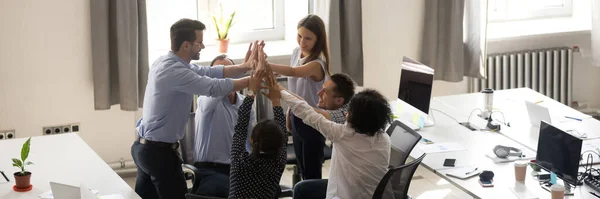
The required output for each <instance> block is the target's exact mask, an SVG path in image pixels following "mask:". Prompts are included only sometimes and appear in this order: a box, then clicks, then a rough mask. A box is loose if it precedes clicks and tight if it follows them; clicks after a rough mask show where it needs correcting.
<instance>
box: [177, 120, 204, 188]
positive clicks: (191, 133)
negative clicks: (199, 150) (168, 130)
mask: <svg viewBox="0 0 600 199" xmlns="http://www.w3.org/2000/svg"><path fill="white" fill-rule="evenodd" d="M195 117H196V113H190V115H189V116H188V122H187V124H186V125H185V135H184V136H183V139H181V140H180V141H179V150H180V152H181V158H182V159H183V165H181V166H182V167H183V173H184V174H185V179H186V180H192V187H191V188H188V193H194V191H195V190H196V189H197V188H198V184H197V183H196V182H199V181H200V176H199V175H197V174H198V168H196V167H194V150H195V149H194V142H195V140H196V139H195V137H196V132H195V130H194V129H196V120H195Z"/></svg>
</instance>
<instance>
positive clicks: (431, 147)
mask: <svg viewBox="0 0 600 199" xmlns="http://www.w3.org/2000/svg"><path fill="white" fill-rule="evenodd" d="M418 146H419V148H420V149H421V150H423V152H424V153H427V154H431V153H443V152H451V151H464V150H467V149H466V148H465V147H464V146H462V145H460V144H459V143H456V142H446V143H434V144H428V145H424V144H419V145H418Z"/></svg>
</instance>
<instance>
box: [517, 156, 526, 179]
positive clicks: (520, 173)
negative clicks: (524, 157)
mask: <svg viewBox="0 0 600 199" xmlns="http://www.w3.org/2000/svg"><path fill="white" fill-rule="evenodd" d="M526 172H527V162H523V161H516V162H515V180H516V181H517V182H525V173H526Z"/></svg>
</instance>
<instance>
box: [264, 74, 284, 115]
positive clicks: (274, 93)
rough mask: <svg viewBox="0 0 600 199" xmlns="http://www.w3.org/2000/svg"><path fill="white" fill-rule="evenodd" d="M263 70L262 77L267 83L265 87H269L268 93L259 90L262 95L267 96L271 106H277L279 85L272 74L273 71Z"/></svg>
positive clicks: (279, 92)
mask: <svg viewBox="0 0 600 199" xmlns="http://www.w3.org/2000/svg"><path fill="white" fill-rule="evenodd" d="M263 71H264V72H262V74H263V75H264V79H265V83H266V84H267V87H268V88H269V93H265V92H261V93H262V94H263V95H264V96H266V97H267V98H269V100H271V102H272V103H273V106H278V105H280V100H281V88H280V87H279V84H278V83H277V79H276V78H275V75H273V73H271V72H269V71H267V70H263Z"/></svg>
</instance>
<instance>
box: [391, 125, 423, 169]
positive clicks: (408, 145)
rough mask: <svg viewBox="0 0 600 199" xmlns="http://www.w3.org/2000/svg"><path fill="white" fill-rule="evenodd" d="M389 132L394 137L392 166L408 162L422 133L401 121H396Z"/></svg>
mask: <svg viewBox="0 0 600 199" xmlns="http://www.w3.org/2000/svg"><path fill="white" fill-rule="evenodd" d="M386 132H387V134H388V135H390V137H393V139H392V140H393V144H392V145H393V146H394V147H392V150H391V152H390V166H391V167H392V168H393V167H398V166H400V165H403V164H405V163H406V159H407V158H408V156H409V155H410V152H411V151H412V150H413V148H415V146H416V145H417V143H419V140H421V135H420V134H419V133H417V132H416V131H415V130H413V129H412V128H410V127H408V126H407V125H405V124H403V123H402V122H400V121H397V120H396V121H394V122H393V123H392V125H391V126H390V128H388V129H387V131H386Z"/></svg>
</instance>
